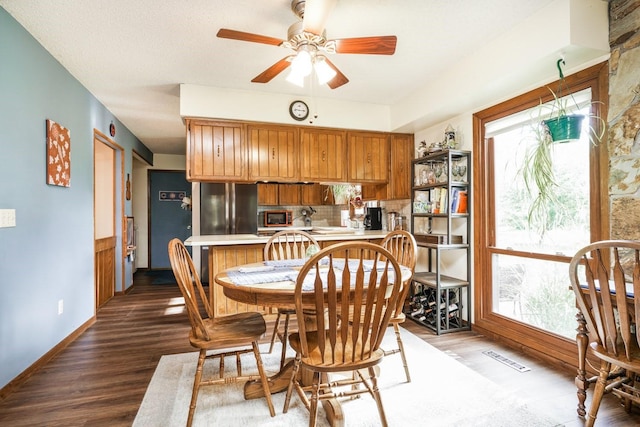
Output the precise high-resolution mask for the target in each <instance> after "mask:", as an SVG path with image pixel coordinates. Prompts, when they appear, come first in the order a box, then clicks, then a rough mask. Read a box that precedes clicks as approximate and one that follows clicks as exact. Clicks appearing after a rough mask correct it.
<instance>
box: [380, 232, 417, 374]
mask: <svg viewBox="0 0 640 427" xmlns="http://www.w3.org/2000/svg"><path fill="white" fill-rule="evenodd" d="M380 245H381V246H382V247H383V248H385V249H387V250H388V251H389V252H391V254H392V255H393V256H394V257H395V258H396V261H398V264H400V265H403V266H405V267H407V268H409V269H411V277H410V278H409V279H408V280H405V281H404V282H403V284H402V290H401V292H400V298H398V302H397V304H396V305H395V307H394V312H393V316H392V317H391V319H390V320H389V324H390V325H391V326H393V330H394V332H395V334H396V341H397V343H398V347H397V348H394V349H386V350H385V351H384V355H385V356H390V355H392V354H396V353H400V356H401V357H402V365H403V366H404V373H405V376H406V378H407V382H411V375H410V374H409V365H408V364H407V358H406V355H405V352H404V345H403V344H402V337H401V336H400V324H402V323H404V321H405V320H406V316H405V314H404V311H403V309H404V302H405V300H406V299H407V294H408V293H409V289H410V287H411V281H412V279H413V273H414V272H415V268H416V259H417V257H418V246H417V245H416V239H415V238H414V237H413V235H412V234H411V233H409V232H408V231H405V230H394V231H392V232H390V233H389V234H387V235H386V236H385V238H384V239H383V240H382V242H381V243H380Z"/></svg>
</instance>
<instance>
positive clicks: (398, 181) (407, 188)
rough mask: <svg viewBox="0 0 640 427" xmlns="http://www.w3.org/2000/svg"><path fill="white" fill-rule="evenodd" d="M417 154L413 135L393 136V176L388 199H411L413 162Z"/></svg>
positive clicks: (391, 163)
mask: <svg viewBox="0 0 640 427" xmlns="http://www.w3.org/2000/svg"><path fill="white" fill-rule="evenodd" d="M414 152H415V144H414V142H413V135H411V134H397V133H394V134H391V162H390V163H389V164H390V167H391V175H390V176H389V186H388V194H387V196H388V198H389V199H410V198H411V186H412V185H413V179H412V177H411V161H412V160H413V157H414Z"/></svg>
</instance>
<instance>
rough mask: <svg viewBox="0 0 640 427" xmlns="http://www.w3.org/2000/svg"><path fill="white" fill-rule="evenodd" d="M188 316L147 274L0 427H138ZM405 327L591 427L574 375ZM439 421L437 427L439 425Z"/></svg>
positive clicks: (482, 341)
mask: <svg viewBox="0 0 640 427" xmlns="http://www.w3.org/2000/svg"><path fill="white" fill-rule="evenodd" d="M182 308H183V307H182V303H181V298H180V294H179V291H178V288H177V286H175V285H169V284H163V285H151V284H150V280H149V279H148V277H147V276H146V275H145V274H144V272H138V273H137V274H136V277H135V286H134V288H133V290H132V291H131V292H130V293H129V294H127V295H124V296H117V297H115V298H113V299H112V300H111V301H109V302H108V303H107V304H106V305H105V306H104V307H103V308H102V309H101V310H100V311H99V313H98V320H97V322H96V323H95V324H94V325H93V326H92V327H91V328H89V329H88V330H87V331H86V332H85V333H84V334H82V335H81V336H80V337H79V338H78V339H77V340H76V341H74V342H73V343H72V344H71V345H70V346H69V347H67V348H66V349H65V350H64V351H63V352H62V353H60V354H59V355H58V356H57V357H56V358H55V359H53V360H52V361H51V362H49V363H48V364H47V365H46V366H44V368H43V369H41V370H40V371H38V372H36V373H35V374H34V375H32V376H31V377H30V378H29V379H28V380H27V381H26V382H25V383H24V384H23V385H22V386H21V387H20V388H19V389H18V390H16V391H15V392H14V393H12V394H10V395H9V396H8V397H7V398H6V399H5V400H3V401H0V426H5V425H6V426H45V425H46V426H92V427H95V426H109V427H114V426H129V425H131V423H132V422H133V420H134V418H135V416H136V412H137V410H138V407H139V405H140V403H141V401H142V398H143V396H144V393H145V391H146V388H147V385H148V383H149V381H150V379H151V376H152V375H153V372H154V370H155V367H156V364H157V363H158V361H159V359H160V357H161V356H162V355H163V354H171V353H183V352H188V351H193V349H192V348H191V347H190V346H189V344H188V341H187V334H188V330H189V324H188V319H187V316H186V313H185V312H183V310H182ZM405 327H406V328H407V329H409V330H410V331H411V332H413V333H414V334H416V335H418V336H420V337H421V338H423V339H424V340H425V341H426V342H428V343H429V344H431V345H433V346H435V347H437V348H439V349H440V350H442V351H444V352H445V353H447V354H449V355H450V356H451V357H454V358H455V359H457V360H458V361H459V362H461V363H463V364H465V365H467V366H469V367H470V368H472V369H474V370H475V371H477V372H479V373H480V374H482V375H484V376H485V377H487V378H489V379H490V380H492V381H493V382H495V383H497V384H499V385H501V386H504V387H506V388H507V389H509V390H511V391H512V392H513V393H514V394H515V395H517V396H519V397H521V398H522V399H524V400H525V401H526V402H527V404H528V406H529V407H530V408H532V409H533V410H537V411H540V412H543V413H545V414H547V415H549V416H550V417H552V418H554V419H556V420H558V421H560V422H562V423H563V424H564V425H566V426H569V427H572V426H581V425H583V424H584V422H583V420H582V419H580V418H579V417H578V416H577V414H576V410H575V408H576V402H577V401H576V397H575V396H576V395H575V387H574V385H573V374H572V373H567V372H563V371H558V370H554V369H553V368H551V367H550V366H548V365H545V364H543V363H540V362H539V361H537V360H535V359H531V358H530V357H527V356H525V355H524V354H522V353H519V352H517V351H513V350H510V349H508V348H506V347H503V346H501V345H499V344H496V343H494V342H492V341H490V340H488V339H487V338H485V337H483V336H481V335H478V334H476V333H474V332H458V333H452V334H447V335H442V336H436V335H433V334H432V333H430V332H429V331H427V330H426V329H425V328H424V327H423V326H420V325H418V324H416V323H414V322H412V321H407V322H406V323H405ZM485 350H493V351H495V352H498V353H500V354H501V355H503V356H506V357H509V358H511V359H512V360H514V361H516V362H518V363H520V364H522V365H525V366H527V367H529V368H530V369H531V370H530V371H529V372H524V373H520V372H518V371H516V370H515V369H513V368H511V367H509V366H507V365H505V364H503V363H500V362H498V361H496V360H494V359H492V358H490V357H488V356H486V355H485V354H483V351H485ZM392 357H398V356H392ZM410 369H412V370H413V369H437V367H430V366H426V365H425V366H410ZM461 386H464V385H463V384H461ZM425 387H437V384H425ZM589 395H590V394H589ZM452 398H454V396H452ZM588 403H589V400H587V404H588ZM461 404H464V403H463V402H461ZM427 406H428V403H427V402H425V408H426V407H427ZM425 408H416V410H417V413H419V414H422V415H424V416H428V411H427V410H426V409H425ZM433 421H434V424H433V425H437V420H433ZM596 425H602V426H605V425H606V426H628V425H640V413H639V412H638V411H634V414H633V415H629V414H627V413H626V412H625V411H624V409H623V408H622V407H621V406H620V405H619V403H618V401H617V399H616V398H615V397H614V396H612V395H606V396H605V399H604V401H603V404H602V406H601V408H600V413H599V416H598V422H597V424H596Z"/></svg>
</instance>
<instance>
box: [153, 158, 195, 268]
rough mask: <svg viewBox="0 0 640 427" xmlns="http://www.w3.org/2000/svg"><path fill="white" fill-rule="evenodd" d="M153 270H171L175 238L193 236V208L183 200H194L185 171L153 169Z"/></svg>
mask: <svg viewBox="0 0 640 427" xmlns="http://www.w3.org/2000/svg"><path fill="white" fill-rule="evenodd" d="M148 173H149V175H148V182H149V269H150V270H168V269H170V268H171V263H170V262H169V253H168V251H167V245H168V244H169V241H170V240H171V239H173V238H178V239H180V240H182V241H184V240H186V239H187V238H188V237H189V236H191V234H192V231H191V209H190V208H183V207H182V198H183V197H184V196H187V197H191V183H190V182H188V181H187V179H186V176H185V172H184V171H177V170H174V171H168V170H155V169H154V170H149V171H148Z"/></svg>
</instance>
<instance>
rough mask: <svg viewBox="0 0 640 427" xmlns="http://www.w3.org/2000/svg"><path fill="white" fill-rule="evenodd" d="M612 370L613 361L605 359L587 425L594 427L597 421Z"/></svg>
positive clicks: (594, 392)
mask: <svg viewBox="0 0 640 427" xmlns="http://www.w3.org/2000/svg"><path fill="white" fill-rule="evenodd" d="M610 371H611V363H609V362H605V361H604V360H603V361H602V362H601V363H600V375H598V380H597V381H596V387H595V388H594V390H593V397H592V399H593V400H592V401H591V407H590V408H589V414H588V415H587V419H586V421H585V424H584V425H585V426H586V427H592V426H593V424H595V422H596V417H597V415H598V409H600V402H602V395H603V394H604V389H605V387H606V386H607V378H608V377H609V372H610Z"/></svg>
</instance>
